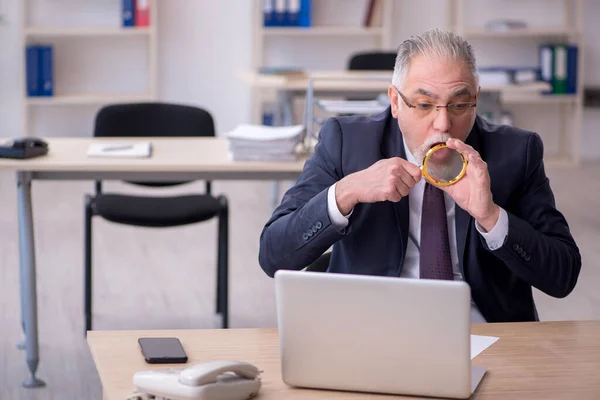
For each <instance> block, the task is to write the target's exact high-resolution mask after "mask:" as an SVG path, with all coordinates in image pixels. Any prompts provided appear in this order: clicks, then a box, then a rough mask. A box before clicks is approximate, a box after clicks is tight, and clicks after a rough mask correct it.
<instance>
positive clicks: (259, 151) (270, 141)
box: [227, 124, 304, 161]
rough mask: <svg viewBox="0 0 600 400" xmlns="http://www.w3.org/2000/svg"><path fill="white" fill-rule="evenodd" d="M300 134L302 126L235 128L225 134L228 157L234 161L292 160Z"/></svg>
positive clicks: (302, 131)
mask: <svg viewBox="0 0 600 400" xmlns="http://www.w3.org/2000/svg"><path fill="white" fill-rule="evenodd" d="M303 133H304V126H303V125H295V126H283V127H272V126H264V125H247V124H242V125H238V126H237V127H236V128H235V129H234V130H233V131H231V132H229V133H228V134H227V139H228V140H229V157H230V158H231V159H232V160H233V161H295V160H297V159H298V155H299V153H300V151H301V149H300V148H301V143H302V139H303Z"/></svg>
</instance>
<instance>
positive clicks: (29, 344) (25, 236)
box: [17, 172, 45, 388]
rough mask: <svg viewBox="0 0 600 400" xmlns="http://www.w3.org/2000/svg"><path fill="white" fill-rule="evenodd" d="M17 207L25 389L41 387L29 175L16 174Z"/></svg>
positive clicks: (25, 173) (26, 173) (27, 173)
mask: <svg viewBox="0 0 600 400" xmlns="http://www.w3.org/2000/svg"><path fill="white" fill-rule="evenodd" d="M17 196H18V203H19V242H20V253H21V297H22V301H21V305H22V307H23V309H22V313H23V314H22V315H23V317H24V320H25V321H24V322H25V353H26V359H27V368H29V372H30V373H31V376H30V377H29V378H28V379H26V380H25V381H24V382H23V386H24V387H26V388H34V387H40V386H44V385H45V383H44V382H43V381H42V380H40V379H38V378H36V376H35V372H36V370H37V367H38V362H39V346H38V328H37V290H36V282H35V278H36V276H35V245H34V241H33V214H32V207H31V173H29V172H17Z"/></svg>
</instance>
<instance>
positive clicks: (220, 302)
mask: <svg viewBox="0 0 600 400" xmlns="http://www.w3.org/2000/svg"><path fill="white" fill-rule="evenodd" d="M219 202H220V203H221V211H220V213H219V234H218V236H219V244H218V256H217V313H220V314H221V318H222V322H221V327H222V328H223V329H227V328H229V283H228V282H229V277H228V275H229V260H228V253H229V226H228V225H229V206H228V204H227V199H226V198H225V197H224V196H220V197H219Z"/></svg>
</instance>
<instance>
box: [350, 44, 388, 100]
mask: <svg viewBox="0 0 600 400" xmlns="http://www.w3.org/2000/svg"><path fill="white" fill-rule="evenodd" d="M395 65H396V53H392V52H381V51H374V52H363V53H355V54H353V55H352V56H351V57H350V59H349V60H348V70H349V71H393V70H394V66H395ZM348 100H372V96H353V97H352V98H351V99H348Z"/></svg>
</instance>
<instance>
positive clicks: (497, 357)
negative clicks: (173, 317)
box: [88, 321, 600, 400]
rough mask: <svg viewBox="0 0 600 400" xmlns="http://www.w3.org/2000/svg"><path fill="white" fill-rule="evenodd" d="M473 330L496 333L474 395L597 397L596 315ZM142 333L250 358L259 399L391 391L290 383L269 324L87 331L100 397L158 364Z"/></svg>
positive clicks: (115, 398)
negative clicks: (142, 344)
mask: <svg viewBox="0 0 600 400" xmlns="http://www.w3.org/2000/svg"><path fill="white" fill-rule="evenodd" d="M472 332H473V333H474V334H479V335H491V336H498V337H500V340H499V341H498V342H496V343H495V344H494V345H492V347H490V348H488V349H487V350H485V351H484V352H483V353H482V354H480V355H479V356H477V357H476V358H475V359H474V360H473V364H474V365H481V366H485V367H486V368H487V373H486V376H485V377H484V378H483V381H482V382H481V384H480V386H479V387H478V389H477V391H476V392H475V395H474V396H473V397H472V398H474V399H498V400H500V399H502V400H505V399H571V398H573V399H578V400H579V399H598V398H600V321H578V322H538V323H515V324H478V325H473V329H472ZM144 336H175V337H178V338H179V339H180V340H181V342H182V343H183V346H184V348H185V349H186V352H187V354H188V356H189V363H188V364H194V363H199V362H204V361H210V360H216V359H236V360H242V361H248V362H250V363H253V364H255V365H256V366H257V367H259V368H260V369H261V370H263V371H264V372H263V373H262V383H263V386H262V388H261V392H260V395H259V397H258V399H265V400H268V399H277V400H288V399H372V398H392V396H383V395H380V396H376V395H373V394H359V393H348V392H336V391H319V390H307V389H293V388H290V387H288V386H287V385H285V384H284V383H283V381H282V380H281V372H280V362H279V340H278V336H277V330H275V329H247V330H245V329H233V330H180V331H93V332H90V333H89V334H88V344H89V346H90V349H91V352H92V356H93V358H94V362H95V363H96V368H97V369H98V373H99V374H100V380H101V381H102V386H103V391H104V398H105V399H106V400H122V399H124V398H125V397H126V396H127V394H128V393H130V392H131V391H132V390H133V384H132V377H133V374H134V373H135V372H136V371H139V370H144V369H156V368H160V367H157V366H155V365H149V364H146V363H145V362H144V359H143V358H142V355H141V353H140V350H139V346H138V344H137V339H138V338H139V337H144ZM172 366H173V365H165V366H163V367H164V368H167V367H172ZM179 366H181V365H179ZM393 398H398V397H393ZM402 398H404V397H402Z"/></svg>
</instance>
